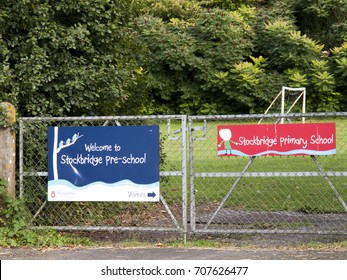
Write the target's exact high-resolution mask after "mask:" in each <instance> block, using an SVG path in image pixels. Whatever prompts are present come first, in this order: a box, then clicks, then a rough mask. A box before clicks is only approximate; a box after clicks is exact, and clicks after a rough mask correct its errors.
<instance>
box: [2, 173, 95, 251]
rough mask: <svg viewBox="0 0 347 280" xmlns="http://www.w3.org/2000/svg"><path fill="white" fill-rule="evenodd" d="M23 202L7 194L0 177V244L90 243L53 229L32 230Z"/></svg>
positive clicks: (58, 244) (51, 244)
mask: <svg viewBox="0 0 347 280" xmlns="http://www.w3.org/2000/svg"><path fill="white" fill-rule="evenodd" d="M30 225H31V215H30V213H29V211H28V209H27V208H26V206H25V204H24V203H23V202H22V201H21V200H19V199H15V198H12V197H10V196H9V194H8V192H7V186H6V182H5V181H4V180H3V179H2V178H0V246H11V247H17V246H29V247H34V246H35V247H46V246H60V245H67V244H69V245H71V244H72V245H91V242H90V241H89V240H88V239H82V238H78V237H73V236H67V235H62V234H60V233H58V232H56V231H54V230H45V231H34V230H32V229H31V228H30Z"/></svg>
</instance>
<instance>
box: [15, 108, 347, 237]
mask: <svg viewBox="0 0 347 280" xmlns="http://www.w3.org/2000/svg"><path fill="white" fill-rule="evenodd" d="M303 118H305V121H306V123H310V122H311V123H317V122H319V123H323V122H335V123H336V143H337V154H336V155H334V156H317V157H310V156H296V157H295V156H290V157H287V156H281V157H279V156H276V157H271V156H268V157H250V158H248V157H218V156H217V148H216V145H217V125H221V124H257V123H259V121H260V120H262V122H263V123H269V124H271V123H276V122H278V121H279V120H285V121H287V122H291V123H299V122H301V121H302V119H303ZM19 123H20V131H19V142H20V143H19V181H20V190H19V193H20V197H21V198H23V199H24V200H25V202H26V204H27V206H28V207H29V209H30V211H31V213H32V215H33V225H34V227H37V228H47V227H53V228H56V229H59V230H130V231H173V232H179V233H184V234H186V233H274V232H284V233H334V234H335V233H337V234H346V233H347V207H346V202H347V113H310V114H284V115H281V114H272V115H270V114H266V115H224V116H190V117H188V118H187V117H186V116H181V115H178V116H122V117H70V118H21V119H20V120H19ZM102 125H107V126H118V125H123V126H126V125H159V127H160V154H161V156H160V161H161V162H160V192H161V196H160V202H159V203H153V202H131V203H129V202H48V201H47V179H48V178H47V176H48V172H47V129H48V127H49V126H102ZM186 139H189V146H188V145H187V140H186ZM188 175H189V176H188ZM188 186H189V188H188ZM188 196H189V198H188V199H187V197H188Z"/></svg>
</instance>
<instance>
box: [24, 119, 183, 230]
mask: <svg viewBox="0 0 347 280" xmlns="http://www.w3.org/2000/svg"><path fill="white" fill-rule="evenodd" d="M183 119H184V121H182V120H183ZM185 123H186V120H185V117H184V116H160V117H154V116H153V117H84V118H83V117H74V118H22V119H20V145H19V146H20V160H19V162H20V166H19V168H20V172H19V173H20V191H19V193H20V194H19V195H20V197H21V198H22V199H23V200H24V201H25V202H26V205H27V206H28V208H29V209H30V212H31V213H32V215H33V224H34V226H36V227H55V228H58V229H82V230H83V229H87V230H88V229H93V230H98V229H99V230H100V229H132V228H134V229H136V230H140V229H148V230H160V229H162V230H174V231H184V230H185V225H186V221H185V217H186V214H185V212H184V211H185V204H186V200H185V196H186V194H185V190H186V186H185V184H184V183H183V182H185V181H186V178H185V177H186V171H185V169H186V166H185V161H186V158H185V150H186V149H185V135H184V134H182V133H181V131H183V129H184V130H185V128H183V129H182V125H184V126H185ZM120 125H122V126H134V125H159V128H160V196H161V198H160V202H158V203H153V202H48V201H47V182H48V172H47V165H48V163H47V157H48V154H47V153H48V146H47V141H48V139H47V131H48V127H49V126H60V127H63V126H120Z"/></svg>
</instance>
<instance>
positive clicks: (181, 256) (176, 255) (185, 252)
mask: <svg viewBox="0 0 347 280" xmlns="http://www.w3.org/2000/svg"><path fill="white" fill-rule="evenodd" d="M0 259H1V260H242V259H247V260H347V250H337V251H334V250H330V251H328V250H276V249H255V250H250V249H230V248H226V249H210V248H156V247H145V248H120V247H104V248H74V249H73V248H61V249H44V250H37V249H10V248H0Z"/></svg>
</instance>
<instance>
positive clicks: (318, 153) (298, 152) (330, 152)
mask: <svg viewBox="0 0 347 280" xmlns="http://www.w3.org/2000/svg"><path fill="white" fill-rule="evenodd" d="M271 154H276V155H283V156H288V155H314V156H325V155H335V154H336V149H331V150H327V151H316V150H304V149H298V150H291V151H287V152H280V151H275V150H268V151H264V152H261V153H258V154H245V153H243V152H241V151H239V150H236V149H233V150H232V151H231V153H227V151H226V150H219V151H218V155H219V156H223V155H234V156H263V155H271Z"/></svg>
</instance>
